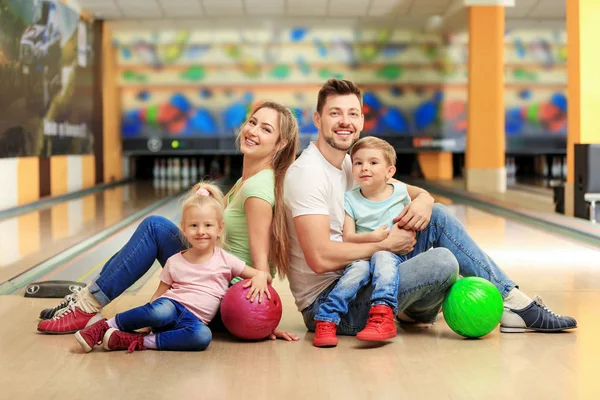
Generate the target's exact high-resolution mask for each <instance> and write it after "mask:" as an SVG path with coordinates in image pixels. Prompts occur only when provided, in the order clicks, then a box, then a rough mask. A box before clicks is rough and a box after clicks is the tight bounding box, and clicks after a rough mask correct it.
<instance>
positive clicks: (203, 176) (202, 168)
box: [198, 158, 206, 180]
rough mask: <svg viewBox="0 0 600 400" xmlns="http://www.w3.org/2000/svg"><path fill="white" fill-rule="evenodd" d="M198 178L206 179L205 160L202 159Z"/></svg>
mask: <svg viewBox="0 0 600 400" xmlns="http://www.w3.org/2000/svg"><path fill="white" fill-rule="evenodd" d="M198 177H199V178H200V180H202V179H204V178H205V177H206V166H205V165H204V158H201V159H200V165H199V166H198Z"/></svg>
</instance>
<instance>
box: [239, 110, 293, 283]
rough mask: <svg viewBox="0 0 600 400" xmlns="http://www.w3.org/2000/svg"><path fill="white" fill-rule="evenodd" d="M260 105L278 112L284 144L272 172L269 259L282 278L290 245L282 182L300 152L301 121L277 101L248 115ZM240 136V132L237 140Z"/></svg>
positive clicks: (287, 264)
mask: <svg viewBox="0 0 600 400" xmlns="http://www.w3.org/2000/svg"><path fill="white" fill-rule="evenodd" d="M261 108H270V109H271V110H275V111H277V113H278V114H279V140H278V141H277V144H280V143H285V145H284V146H282V147H281V149H280V150H279V151H277V152H276V153H275V155H274V157H273V160H272V161H271V164H272V166H273V174H274V177H275V206H274V207H273V222H272V223H271V243H270V250H269V260H270V262H271V264H273V265H274V266H275V267H276V268H277V272H278V273H279V276H280V277H281V278H285V276H286V275H287V273H288V271H289V266H290V260H289V254H288V250H289V248H290V246H289V243H290V240H289V235H288V226H287V219H286V214H285V204H284V201H283V181H284V178H285V173H286V172H287V170H288V168H289V167H290V165H292V163H293V162H294V160H295V159H296V153H297V152H298V148H299V143H300V138H299V128H298V121H297V120H296V117H295V116H294V114H293V113H292V111H291V110H290V109H289V108H287V107H285V106H284V105H282V104H281V103H278V102H275V101H263V102H261V103H260V104H258V105H256V106H255V107H254V109H253V110H252V112H251V113H250V114H249V115H250V117H251V116H253V115H254V114H255V113H256V112H257V111H258V110H260V109H261ZM240 135H241V130H240V133H239V134H238V140H239V138H240Z"/></svg>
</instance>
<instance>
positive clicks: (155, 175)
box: [152, 158, 160, 180]
mask: <svg viewBox="0 0 600 400" xmlns="http://www.w3.org/2000/svg"><path fill="white" fill-rule="evenodd" d="M159 176H160V164H159V161H158V158H155V159H154V168H152V178H153V179H154V180H156V179H158V177H159Z"/></svg>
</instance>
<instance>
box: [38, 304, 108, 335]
mask: <svg viewBox="0 0 600 400" xmlns="http://www.w3.org/2000/svg"><path fill="white" fill-rule="evenodd" d="M101 319H102V315H101V314H100V313H91V314H88V313H86V312H83V311H81V309H80V308H79V307H77V306H71V307H70V308H69V309H67V310H66V311H64V312H61V313H59V314H58V315H57V316H55V317H54V318H52V319H46V320H43V321H40V323H39V324H38V327H37V330H38V331H40V332H42V333H49V334H55V335H62V334H65V333H75V332H77V331H79V330H82V329H84V328H86V327H88V326H90V325H92V324H94V323H96V322H98V321H99V320H101Z"/></svg>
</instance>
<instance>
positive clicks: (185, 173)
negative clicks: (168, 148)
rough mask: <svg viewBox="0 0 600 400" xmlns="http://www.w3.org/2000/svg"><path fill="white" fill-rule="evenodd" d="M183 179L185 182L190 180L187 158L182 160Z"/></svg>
mask: <svg viewBox="0 0 600 400" xmlns="http://www.w3.org/2000/svg"><path fill="white" fill-rule="evenodd" d="M181 178H182V179H183V180H189V179H190V165H189V161H188V159H187V158H184V159H183V160H181Z"/></svg>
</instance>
